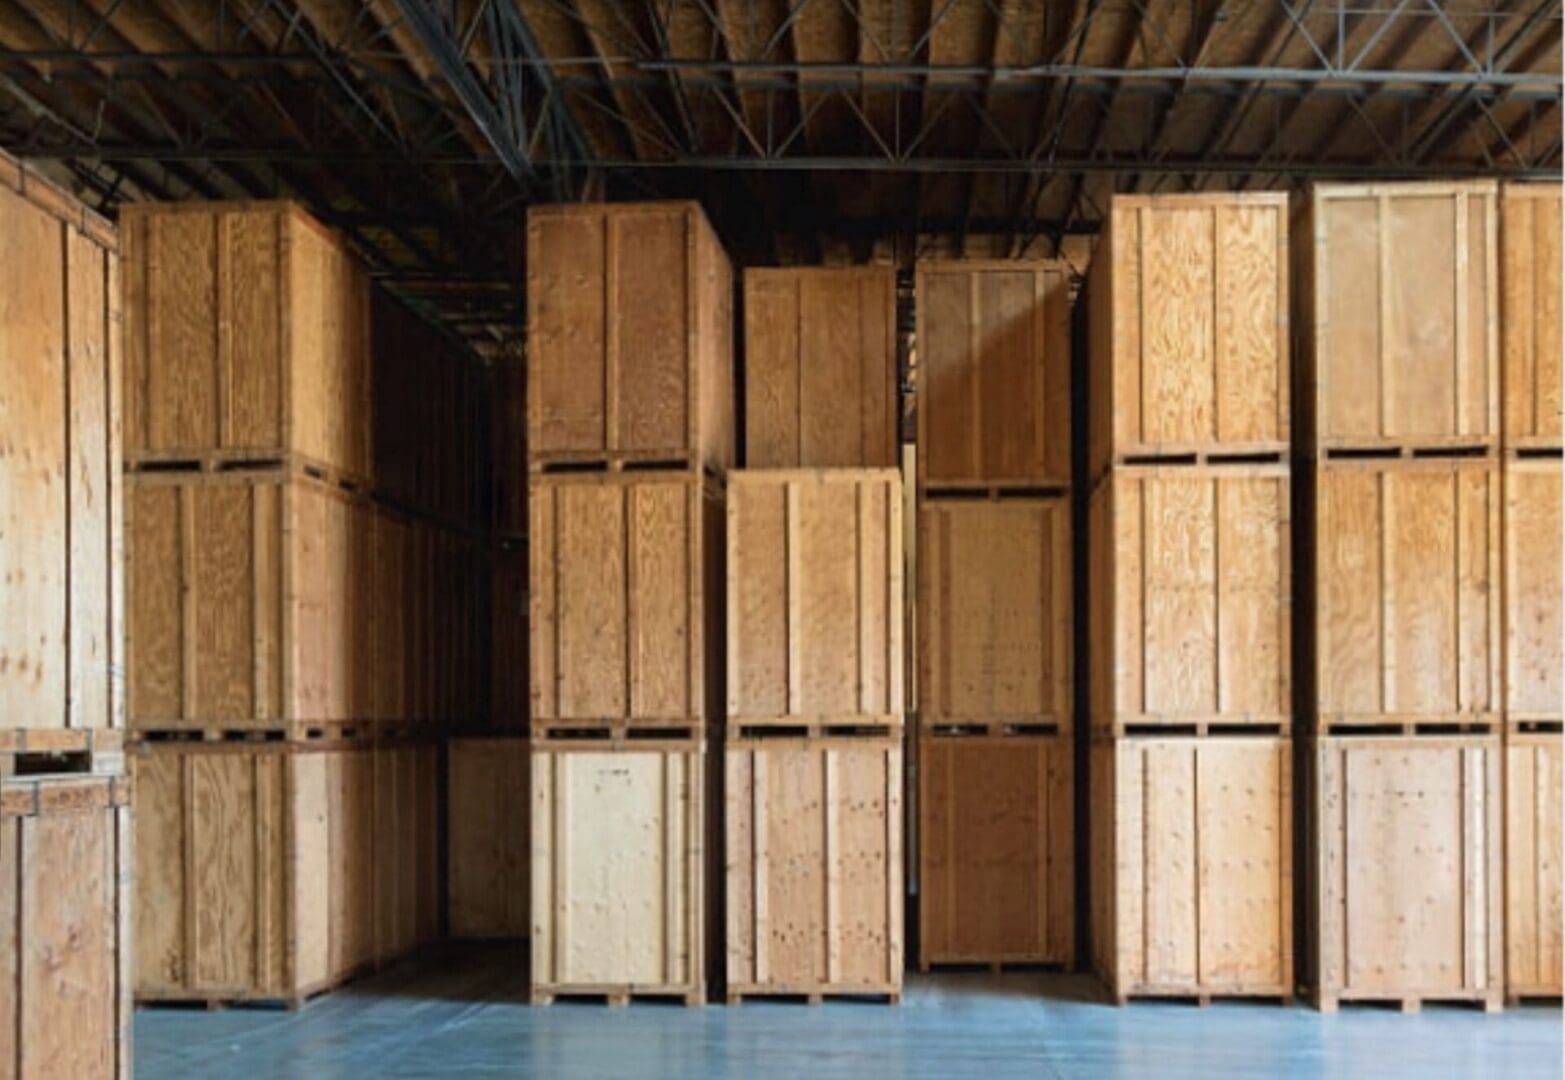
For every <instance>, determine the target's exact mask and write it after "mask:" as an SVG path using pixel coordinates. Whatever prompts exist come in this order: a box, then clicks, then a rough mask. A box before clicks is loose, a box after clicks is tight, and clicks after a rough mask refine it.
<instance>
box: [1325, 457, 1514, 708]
mask: <svg viewBox="0 0 1565 1080" xmlns="http://www.w3.org/2000/svg"><path fill="white" fill-rule="evenodd" d="M1313 484H1314V487H1313V495H1312V496H1306V499H1305V501H1306V503H1307V504H1308V503H1309V502H1313V504H1314V522H1313V538H1312V539H1313V542H1312V544H1311V545H1310V546H1309V548H1308V549H1307V554H1305V558H1308V559H1310V560H1311V562H1312V564H1313V567H1314V570H1313V572H1312V571H1310V570H1308V569H1306V568H1304V566H1302V565H1301V569H1300V577H1301V578H1302V580H1303V581H1304V583H1305V585H1306V588H1307V589H1309V590H1312V591H1313V596H1310V597H1307V598H1306V603H1305V609H1304V610H1305V612H1306V615H1305V618H1304V619H1303V620H1301V623H1302V624H1303V625H1305V626H1306V628H1307V630H1308V631H1309V633H1310V636H1311V638H1312V641H1311V643H1309V644H1306V645H1304V646H1303V653H1302V655H1303V656H1304V657H1306V658H1310V657H1313V662H1311V661H1310V660H1309V659H1306V661H1305V663H1304V664H1303V665H1301V671H1302V673H1303V676H1304V677H1305V678H1306V686H1305V702H1306V704H1305V705H1304V706H1303V709H1304V713H1305V716H1306V722H1307V723H1315V724H1317V725H1319V726H1321V727H1322V728H1323V729H1326V730H1339V729H1345V728H1349V727H1354V726H1362V725H1372V726H1376V727H1382V728H1389V729H1393V730H1404V731H1406V732H1408V733H1411V732H1413V731H1414V730H1416V729H1417V728H1418V727H1419V726H1420V725H1430V724H1434V725H1449V724H1463V725H1466V726H1467V729H1468V730H1471V731H1483V730H1492V729H1494V728H1495V727H1496V725H1497V724H1498V723H1499V720H1500V710H1501V691H1500V687H1501V678H1500V666H1501V655H1502V648H1501V642H1502V635H1501V625H1500V600H1501V592H1502V590H1501V588H1500V580H1501V579H1500V547H1501V544H1500V519H1501V514H1500V470H1499V467H1498V464H1497V463H1496V462H1495V461H1494V460H1493V459H1492V458H1444V459H1442V458H1425V459H1414V460H1405V459H1404V460H1385V459H1374V460H1362V461H1360V460H1350V461H1334V462H1324V463H1321V464H1320V466H1319V468H1318V470H1317V471H1316V473H1315V475H1314V477H1313Z"/></svg>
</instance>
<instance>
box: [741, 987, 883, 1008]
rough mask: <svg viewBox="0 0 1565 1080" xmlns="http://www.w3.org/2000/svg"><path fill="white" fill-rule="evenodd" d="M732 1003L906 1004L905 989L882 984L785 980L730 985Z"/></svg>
mask: <svg viewBox="0 0 1565 1080" xmlns="http://www.w3.org/2000/svg"><path fill="white" fill-rule="evenodd" d="M724 1001H725V1002H726V1003H727V1004H728V1005H730V1006H736V1005H743V1004H744V1003H745V1002H747V1001H754V1002H767V1003H776V1002H779V1001H782V1002H788V1001H792V1002H796V1003H798V1004H801V1005H824V1004H825V1003H826V1002H828V1001H863V1002H874V1003H879V1004H885V1005H900V1004H902V991H901V989H895V990H892V989H888V988H887V987H885V986H881V985H869V986H836V985H833V986H815V985H813V984H805V985H802V986H797V987H790V986H786V985H784V984H781V983H766V984H764V985H746V984H740V985H738V986H734V985H730V986H729V987H728V990H727V993H726V995H725V997H724Z"/></svg>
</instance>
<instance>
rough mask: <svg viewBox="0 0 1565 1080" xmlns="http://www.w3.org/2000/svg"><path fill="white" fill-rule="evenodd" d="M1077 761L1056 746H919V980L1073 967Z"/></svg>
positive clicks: (959, 739) (1022, 742)
mask: <svg viewBox="0 0 1565 1080" xmlns="http://www.w3.org/2000/svg"><path fill="white" fill-rule="evenodd" d="M1074 754H1075V751H1074V748H1073V741H1072V740H1071V739H1070V738H1068V737H1060V736H1041V737H1040V736H954V737H945V736H935V735H929V734H923V735H920V736H919V742H918V821H919V826H918V836H919V854H918V867H919V877H918V911H919V946H918V963H919V967H920V969H921V970H924V971H928V970H929V969H930V968H931V967H937V966H940V965H948V964H989V965H1004V964H1047V965H1051V966H1057V967H1060V968H1065V969H1068V968H1070V967H1071V966H1072V963H1073V958H1074V956H1075V951H1076V905H1075V880H1076V872H1075V809H1074V780H1073V777H1074V775H1075V766H1074Z"/></svg>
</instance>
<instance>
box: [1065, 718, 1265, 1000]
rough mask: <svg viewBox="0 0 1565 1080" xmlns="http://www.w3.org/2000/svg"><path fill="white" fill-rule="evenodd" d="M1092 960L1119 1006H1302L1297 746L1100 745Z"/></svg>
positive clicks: (1174, 740) (1243, 741)
mask: <svg viewBox="0 0 1565 1080" xmlns="http://www.w3.org/2000/svg"><path fill="white" fill-rule="evenodd" d="M1090 761H1091V777H1090V780H1091V790H1090V800H1091V806H1092V811H1091V839H1090V851H1091V854H1090V858H1089V864H1090V866H1091V868H1092V887H1091V895H1092V903H1093V911H1092V957H1093V967H1094V969H1095V970H1096V972H1097V974H1098V976H1099V978H1101V979H1102V980H1103V981H1104V983H1105V985H1106V986H1107V987H1108V991H1109V995H1110V996H1111V997H1112V998H1113V999H1114V1000H1116V1001H1118V1002H1120V1003H1124V1002H1125V1001H1126V1000H1127V999H1128V998H1132V997H1194V998H1197V999H1199V1000H1207V999H1209V998H1212V997H1225V996H1245V997H1274V998H1284V999H1287V998H1291V997H1292V996H1293V746H1292V743H1291V742H1290V741H1289V740H1288V738H1287V737H1286V736H1282V737H1278V736H1260V737H1256V736H1246V737H1207V738H1199V737H1198V738H1180V737H1167V736H1146V737H1135V738H1101V739H1094V740H1093V743H1092V746H1091V751H1090Z"/></svg>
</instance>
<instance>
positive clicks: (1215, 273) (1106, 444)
mask: <svg viewBox="0 0 1565 1080" xmlns="http://www.w3.org/2000/svg"><path fill="white" fill-rule="evenodd" d="M1087 293H1088V295H1087V302H1088V317H1089V327H1090V331H1089V337H1088V342H1089V351H1090V354H1091V364H1090V368H1089V370H1090V372H1091V379H1092V382H1091V385H1090V386H1089V394H1090V401H1089V410H1088V413H1089V429H1090V430H1089V433H1088V444H1089V451H1088V457H1089V462H1088V471H1089V474H1090V475H1092V476H1093V477H1098V476H1101V475H1102V473H1103V472H1104V471H1105V470H1106V469H1108V468H1109V467H1110V466H1111V465H1114V464H1123V463H1126V462H1127V461H1129V460H1133V459H1135V458H1138V457H1145V456H1170V455H1190V456H1192V457H1194V456H1196V455H1201V456H1202V457H1203V459H1204V458H1205V457H1206V456H1207V455H1212V454H1232V453H1246V454H1281V453H1285V452H1286V451H1287V449H1288V445H1289V442H1290V429H1289V400H1288V394H1289V377H1290V366H1289V327H1288V197H1287V195H1286V194H1284V193H1281V192H1244V193H1231V194H1223V195H1216V194H1199V195H1116V196H1114V197H1113V200H1112V202H1111V203H1110V206H1109V213H1108V222H1107V228H1106V230H1105V232H1104V234H1103V236H1102V237H1101V238H1100V239H1099V241H1098V246H1097V249H1096V252H1095V254H1094V257H1093V260H1092V268H1091V272H1090V276H1089V280H1088V283H1087Z"/></svg>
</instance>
